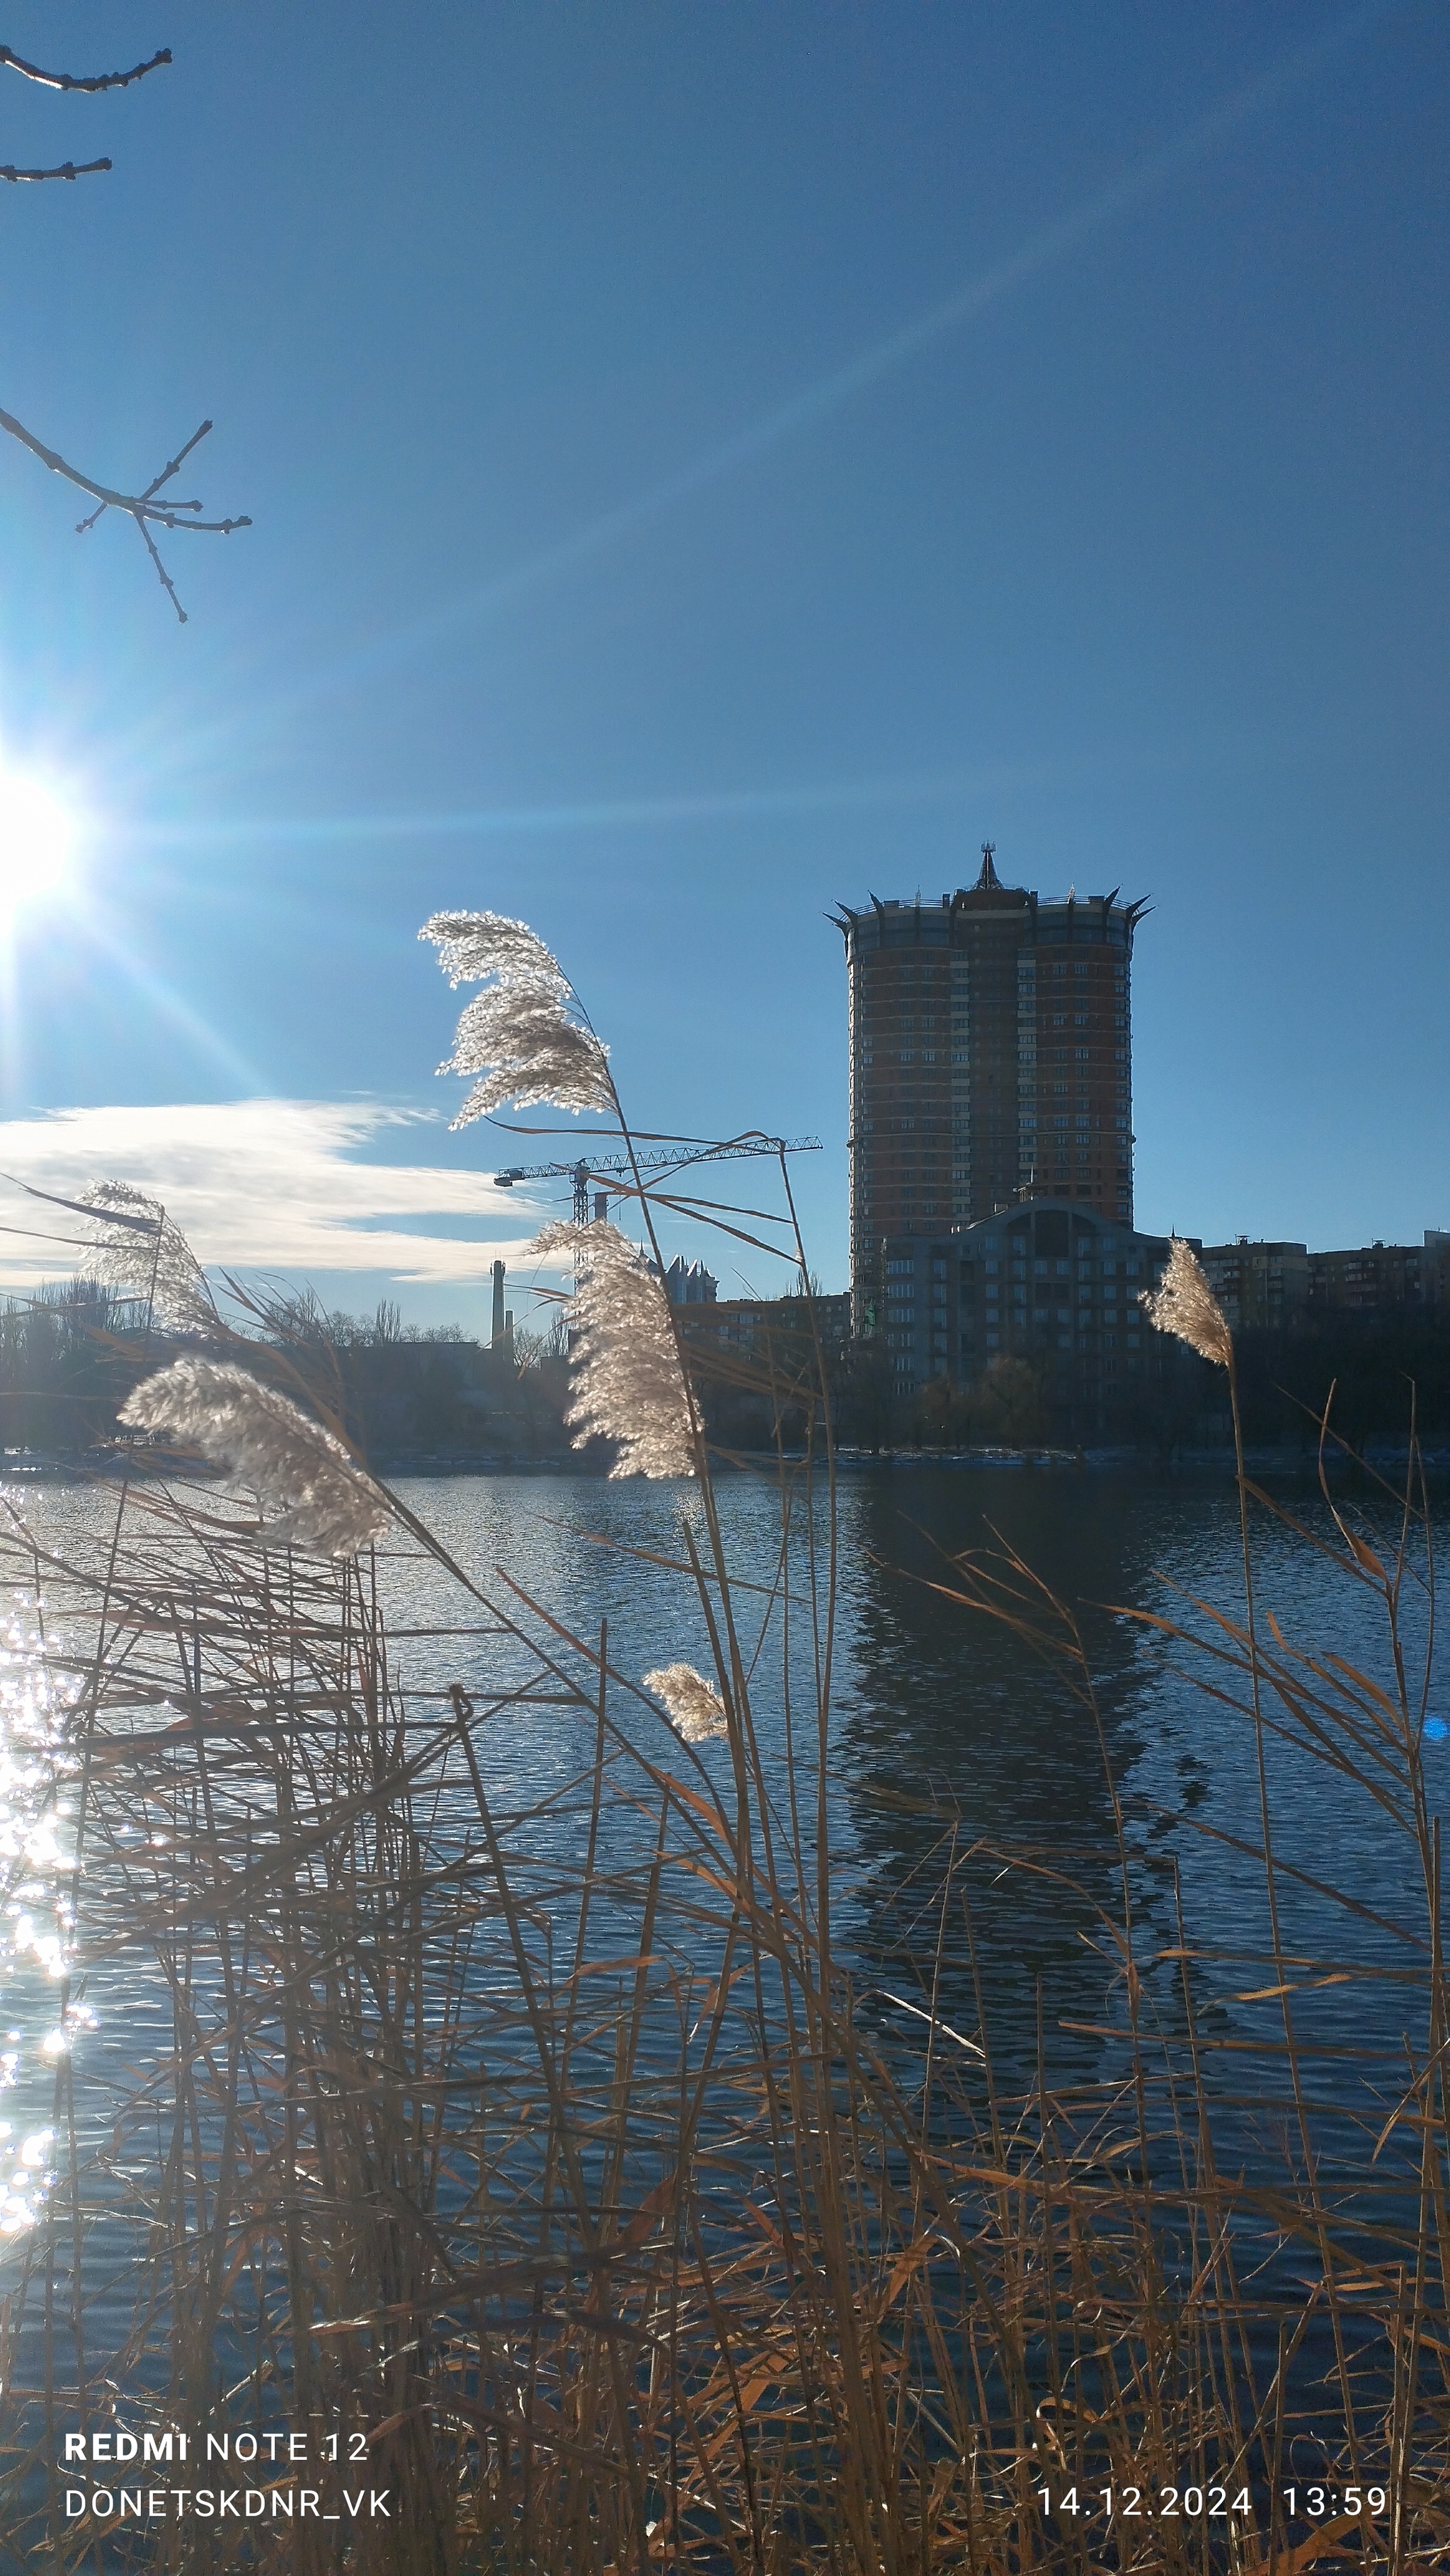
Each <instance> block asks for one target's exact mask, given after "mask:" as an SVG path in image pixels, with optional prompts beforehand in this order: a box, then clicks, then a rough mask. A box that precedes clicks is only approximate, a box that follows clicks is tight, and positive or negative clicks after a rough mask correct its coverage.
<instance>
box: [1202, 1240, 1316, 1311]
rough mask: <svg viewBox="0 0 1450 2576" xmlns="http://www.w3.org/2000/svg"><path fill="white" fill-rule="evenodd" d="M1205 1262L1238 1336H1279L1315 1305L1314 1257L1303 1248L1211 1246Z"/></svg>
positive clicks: (1283, 1245)
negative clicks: (1247, 1332)
mask: <svg viewBox="0 0 1450 2576" xmlns="http://www.w3.org/2000/svg"><path fill="white" fill-rule="evenodd" d="M1199 1260H1200V1262H1201V1263H1202V1266H1203V1272H1204V1276H1205V1278H1206V1279H1207V1281H1208V1284H1209V1286H1210V1288H1211V1289H1212V1290H1213V1293H1214V1295H1215V1297H1216V1298H1217V1299H1218V1302H1219V1304H1220V1306H1221V1307H1222V1308H1223V1312H1224V1320H1225V1322H1226V1323H1227V1324H1228V1326H1229V1327H1230V1330H1231V1331H1233V1332H1238V1331H1240V1330H1241V1329H1248V1330H1250V1331H1267V1332H1277V1331H1280V1330H1282V1329H1283V1328H1284V1327H1285V1326H1286V1325H1290V1324H1293V1323H1295V1322H1297V1321H1298V1319H1299V1317H1300V1316H1301V1315H1303V1313H1304V1312H1305V1310H1306V1308H1307V1306H1308V1303H1309V1253H1308V1250H1307V1247H1306V1246H1305V1245H1304V1244H1302V1243H1251V1242H1250V1241H1249V1238H1248V1236H1247V1235H1246V1234H1241V1235H1240V1236H1239V1237H1238V1240H1237V1241H1236V1242H1234V1243H1206V1244H1205V1245H1204V1247H1203V1250H1202V1252H1201V1253H1200V1254H1199Z"/></svg>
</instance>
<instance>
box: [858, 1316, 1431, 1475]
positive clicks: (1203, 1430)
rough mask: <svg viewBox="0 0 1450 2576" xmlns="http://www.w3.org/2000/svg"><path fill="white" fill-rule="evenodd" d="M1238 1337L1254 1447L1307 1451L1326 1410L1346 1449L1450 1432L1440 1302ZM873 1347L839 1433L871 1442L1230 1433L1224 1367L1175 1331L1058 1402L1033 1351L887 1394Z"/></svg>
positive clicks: (1178, 1442) (1150, 1445)
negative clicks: (1127, 1375) (1099, 1384)
mask: <svg viewBox="0 0 1450 2576" xmlns="http://www.w3.org/2000/svg"><path fill="white" fill-rule="evenodd" d="M1145 1341H1146V1336H1145ZM1235 1348H1236V1352H1237V1358H1238V1381H1239V1410H1240V1415H1241V1418H1242V1422H1243V1429H1244V1436H1245V1439H1246V1440H1247V1441H1248V1442H1249V1443H1250V1444H1251V1445H1253V1446H1255V1447H1264V1448H1270V1447H1272V1448H1276V1449H1298V1450H1300V1451H1302V1452H1304V1453H1305V1454H1306V1455H1308V1454H1309V1453H1311V1452H1312V1451H1313V1450H1314V1449H1315V1448H1316V1447H1317V1445H1318V1442H1319V1436H1320V1430H1319V1426H1320V1424H1321V1422H1322V1420H1323V1418H1324V1415H1325V1412H1326V1409H1327V1411H1328V1416H1329V1423H1330V1427H1331V1432H1332V1434H1334V1435H1337V1437H1338V1439H1339V1440H1342V1441H1344V1442H1346V1443H1347V1444H1348V1445H1349V1447H1350V1448H1352V1449H1356V1450H1359V1449H1363V1448H1364V1447H1366V1445H1373V1444H1375V1443H1377V1442H1378V1443H1384V1442H1395V1443H1401V1442H1403V1441H1404V1440H1406V1438H1407V1437H1408V1436H1409V1433H1410V1429H1411V1425H1412V1424H1413V1427H1414V1429H1415V1432H1416V1434H1417V1436H1418V1437H1419V1438H1420V1440H1421V1441H1423V1442H1424V1443H1425V1444H1427V1445H1428V1446H1431V1447H1442V1448H1443V1447H1444V1446H1445V1445H1446V1444H1447V1442H1450V1316H1447V1315H1445V1314H1444V1313H1443V1312H1442V1311H1437V1310H1434V1309H1431V1310H1429V1311H1424V1310H1422V1311H1420V1312H1418V1313H1417V1312H1415V1311H1414V1310H1413V1309H1412V1310H1410V1311H1409V1312H1403V1311H1402V1312H1400V1313H1398V1314H1395V1313H1391V1314H1387V1315H1376V1314H1367V1315H1355V1314H1344V1313H1338V1314H1326V1315H1323V1316H1315V1317H1313V1318H1307V1319H1305V1320H1303V1321H1301V1322H1299V1323H1297V1324H1295V1325H1294V1326H1293V1327H1292V1328H1291V1329H1289V1330H1288V1331H1280V1332H1271V1331H1267V1330H1248V1331H1244V1332H1240V1333H1238V1334H1236V1335H1235ZM870 1350H871V1346H870V1345H869V1344H861V1345H857V1354H856V1356H855V1358H854V1360H853V1363H852V1365H851V1367H850V1368H849V1369H848V1371H847V1373H846V1377H845V1380H844V1384H843V1388H842V1398H841V1402H840V1404H839V1407H838V1414H839V1423H840V1430H841V1436H842V1437H843V1438H846V1439H857V1440H861V1441H862V1442H864V1443H865V1445H868V1446H876V1445H882V1446H885V1445H888V1444H890V1443H893V1442H897V1443H901V1442H912V1443H917V1444H920V1445H922V1446H925V1447H933V1446H941V1447H952V1448H955V1447H966V1446H970V1445H973V1444H976V1443H1001V1444H1003V1445H1005V1446H1009V1447H1021V1446H1024V1445H1030V1444H1031V1443H1033V1442H1034V1441H1041V1442H1044V1443H1048V1442H1054V1443H1065V1444H1070V1445H1081V1446H1091V1445H1092V1444H1093V1443H1095V1442H1098V1443H1118V1442H1121V1443H1123V1444H1125V1445H1131V1446H1133V1447H1135V1448H1138V1449H1141V1450H1143V1451H1145V1452H1148V1453H1150V1454H1156V1455H1158V1456H1160V1457H1172V1456H1173V1455H1174V1454H1175V1453H1176V1452H1178V1451H1180V1450H1184V1449H1194V1448H1217V1447H1227V1446H1229V1445H1230V1444H1231V1442H1232V1437H1233V1428H1232V1418H1231V1414H1230V1408H1229V1391H1228V1380H1227V1377H1226V1375H1225V1372H1224V1371H1223V1370H1222V1369H1220V1368H1215V1367H1213V1366H1212V1365H1211V1364H1210V1363H1209V1362H1208V1361H1206V1360H1201V1359H1198V1358H1196V1357H1195V1356H1194V1354H1193V1353H1192V1352H1191V1351H1189V1350H1187V1349H1185V1348H1184V1346H1183V1345H1182V1344H1181V1343H1176V1342H1175V1343H1170V1344H1157V1345H1150V1346H1149V1350H1150V1360H1151V1365H1150V1366H1149V1367H1148V1368H1146V1369H1145V1370H1144V1372H1143V1374H1142V1375H1141V1376H1140V1377H1139V1378H1137V1379H1136V1380H1134V1381H1128V1380H1126V1379H1124V1380H1121V1381H1119V1383H1118V1386H1117V1387H1116V1389H1114V1390H1112V1391H1111V1392H1110V1391H1108V1390H1107V1389H1106V1387H1105V1388H1104V1390H1103V1392H1102V1393H1101V1394H1100V1395H1098V1396H1095V1397H1092V1398H1081V1397H1079V1398H1076V1399H1074V1400H1073V1401H1071V1402H1063V1401H1061V1400H1056V1401H1055V1400H1054V1397H1053V1392H1052V1389H1051V1386H1050V1383H1049V1381H1048V1379H1047V1377H1046V1376H1045V1374H1044V1373H1043V1372H1041V1371H1039V1370H1038V1369H1036V1368H1034V1367H1033V1366H1032V1364H1031V1362H1030V1361H1028V1360H1026V1359H1021V1358H1016V1357H1007V1356H1005V1355H1004V1356H1003V1357H1001V1358H998V1359H996V1360H994V1361H993V1362H992V1363H991V1365H990V1367H988V1368H987V1369H986V1370H984V1372H983V1373H982V1375H981V1377H979V1378H978V1379H976V1380H975V1381H974V1382H973V1383H971V1384H969V1385H958V1384H956V1383H955V1382H954V1381H952V1380H949V1379H946V1378H937V1379H933V1380H932V1381H931V1383H930V1384H929V1385H927V1386H924V1387H919V1388H918V1389H917V1390H916V1391H915V1393H914V1394H913V1395H912V1396H910V1397H909V1398H907V1399H905V1400H902V1399H900V1398H893V1397H892V1396H891V1394H890V1391H889V1386H888V1384H887V1382H886V1380H885V1375H884V1364H883V1363H881V1362H878V1363H877V1364H876V1366H875V1368H874V1370H873V1367H872V1363H871V1359H870V1356H869V1354H870Z"/></svg>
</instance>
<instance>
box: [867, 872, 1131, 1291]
mask: <svg viewBox="0 0 1450 2576" xmlns="http://www.w3.org/2000/svg"><path fill="white" fill-rule="evenodd" d="M993 862H994V851H993V847H992V844H991V842H986V843H984V845H983V849H982V868H981V874H980V875H979V876H978V878H977V881H976V884H975V885H973V886H971V887H964V888H961V889H959V891H958V892H957V893H956V894H953V895H945V894H944V895H943V896H942V898H941V901H940V902H939V903H935V904H924V903H923V902H922V901H921V899H920V897H919V896H918V898H917V900H916V901H915V902H914V903H899V902H897V903H883V902H882V901H880V900H879V898H878V897H877V896H875V895H873V896H872V897H871V902H870V909H869V910H863V911H860V912H856V911H853V910H852V909H851V908H850V906H849V905H846V904H843V905H841V906H840V908H839V910H838V912H837V914H836V916H835V918H836V920H837V921H838V923H839V926H840V928H841V929H842V931H843V932H844V933H845V939H846V965H847V975H848V982H849V1008H850V1044H851V1277H852V1285H853V1287H854V1288H856V1289H857V1291H858V1292H859V1291H860V1290H861V1289H862V1288H863V1287H864V1286H865V1285H866V1284H867V1283H868V1282H869V1281H870V1280H871V1279H872V1277H873V1275H874V1264H875V1256H876V1252H877V1248H878V1247H879V1245H880V1244H881V1242H882V1241H883V1240H884V1238H885V1237H886V1236H888V1235H903V1234H938V1233H941V1232H943V1231H944V1230H945V1229H946V1228H947V1227H949V1226H959V1225H970V1224H973V1223H974V1222H975V1221H976V1220H977V1219H978V1218H979V1217H984V1216H991V1215H992V1214H993V1213H994V1212H995V1211H996V1210H997V1209H999V1208H1007V1207H1011V1206H1013V1205H1014V1204H1020V1203H1022V1202H1023V1201H1025V1200H1030V1199H1068V1200H1071V1201H1073V1202H1074V1203H1076V1202H1083V1203H1085V1204H1086V1205H1088V1206H1090V1207H1091V1208H1093V1209H1094V1210H1095V1211H1096V1212H1097V1213H1098V1214H1099V1215H1100V1216H1104V1217H1108V1218H1111V1219H1114V1220H1116V1221H1118V1222H1121V1223H1125V1224H1128V1225H1131V1224H1132V1221H1133V1157H1132V1041H1131V1035H1130V1030H1131V1020H1130V978H1131V970H1132V957H1133V933H1134V930H1135V928H1136V926H1137V923H1138V921H1139V919H1140V918H1141V916H1142V914H1143V913H1144V912H1145V911H1146V909H1147V906H1146V904H1145V903H1142V902H1139V903H1119V901H1118V889H1117V887H1116V886H1115V887H1114V889H1113V891H1112V893H1111V894H1107V895H1089V896H1079V895H1078V894H1077V893H1076V892H1073V893H1070V894H1069V895H1068V896H1067V898H1066V900H1065V901H1063V902H1050V903H1044V902H1043V901H1042V900H1041V899H1040V898H1039V897H1038V896H1037V895H1035V894H1029V893H1028V891H1027V889H1026V887H1025V886H1004V885H1003V884H1002V882H1001V879H1000V878H999V877H998V874H997V870H996V867H995V865H994V863H993Z"/></svg>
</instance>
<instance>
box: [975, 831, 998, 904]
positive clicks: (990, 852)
mask: <svg viewBox="0 0 1450 2576" xmlns="http://www.w3.org/2000/svg"><path fill="white" fill-rule="evenodd" d="M996 855H997V844H996V842H995V841H984V842H983V843H982V873H981V875H980V876H979V877H978V879H977V882H976V885H975V887H974V889H973V891H974V893H977V894H981V893H982V892H983V891H984V890H988V891H990V889H991V888H993V887H996V888H998V889H999V890H1000V887H1001V883H1002V880H1001V878H1000V877H999V876H998V874H997V871H996V869H995V868H994V867H993V865H992V861H993V859H994V858H995V857H996Z"/></svg>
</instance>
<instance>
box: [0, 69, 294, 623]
mask: <svg viewBox="0 0 1450 2576" xmlns="http://www.w3.org/2000/svg"><path fill="white" fill-rule="evenodd" d="M170 60H171V52H170V48H169V47H167V46H163V47H162V49H161V51H160V52H159V53H155V54H153V55H152V57H151V59H150V61H149V62H146V63H136V64H134V65H133V66H132V68H131V70H130V71H128V72H93V73H89V74H86V75H84V76H77V75H76V74H74V73H71V72H52V71H46V70H45V69H44V68H43V67H42V65H41V64H39V63H28V62H26V61H25V60H24V59H23V57H22V56H21V55H19V54H17V53H14V52H12V50H11V48H10V46H9V45H0V70H4V71H12V72H15V73H18V75H19V77H20V78H21V79H22V80H29V81H37V82H38V83H39V84H40V86H41V87H42V88H43V89H56V90H81V91H84V92H86V93H87V94H88V95H90V96H95V95H96V94H97V93H98V92H99V91H101V90H109V89H129V87H130V86H131V83H132V82H133V81H139V80H144V79H145V78H146V75H147V73H148V72H154V71H159V70H160V69H161V66H162V65H163V64H164V63H169V62H170ZM110 167H111V164H110V161H109V159H102V160H98V161H80V162H76V161H61V162H58V163H57V164H56V166H55V167H54V168H53V169H49V170H21V169H18V168H17V167H16V165H15V163H14V162H6V163H0V179H8V180H9V181H10V183H11V185H12V186H18V185H20V184H22V183H24V182H28V181H31V180H43V179H86V178H90V177H92V176H93V175H94V174H95V173H96V172H98V171H102V170H109V169H110ZM210 428H211V422H210V421H209V420H204V421H203V422H202V424H201V427H200V429H198V430H195V431H194V432H193V433H192V435H191V437H190V438H189V439H188V440H187V442H186V445H185V446H184V447H182V448H179V449H178V450H177V453H176V454H175V456H173V457H172V459H171V461H170V463H169V464H167V465H163V467H162V469H161V471H160V473H159V474H158V475H156V476H155V477H154V478H153V480H152V481H151V482H150V483H148V484H147V486H146V489H145V491H144V492H114V491H112V489H111V487H110V485H109V484H106V483H98V482H96V481H95V480H94V478H93V477H92V476H91V475H89V474H82V473H81V472H80V471H79V470H78V468H77V467H76V466H74V465H70V464H68V463H67V462H66V459H65V458H64V457H63V456H58V455H57V454H56V451H55V449H54V448H53V447H47V446H46V445H45V444H44V441H43V440H41V439H39V438H37V437H36V436H35V434H34V432H33V431H32V430H29V429H27V428H26V427H25V424H24V422H23V421H19V420H17V419H16V418H15V416H14V414H13V413H12V412H8V411H3V410H0V429H4V430H7V431H8V432H9V434H10V436H11V437H12V438H16V439H18V440H19V441H20V444H21V446H22V447H28V448H29V450H30V453H31V455H32V456H38V457H39V459H40V461H41V463H42V465H48V466H49V467H50V470H51V472H52V474H63V475H64V476H65V477H66V480H67V481H68V482H71V483H74V484H76V485H77V486H78V488H79V489H80V490H81V491H82V492H88V493H89V494H90V496H91V498H92V500H93V501H94V502H95V503H96V505H97V506H96V508H95V509H94V510H92V511H91V512H90V514H89V516H88V517H86V518H84V519H81V520H80V521H79V522H78V523H77V527H76V534H77V536H84V535H85V534H86V533H87V531H88V530H89V529H91V528H93V527H94V526H95V524H96V521H97V520H98V519H99V518H101V517H102V516H103V515H104V513H105V512H106V511H107V510H122V511H124V512H125V514H126V516H127V517H128V518H129V519H131V520H132V521H133V522H134V524H135V526H136V527H137V528H138V529H139V531H140V534H141V539H142V543H143V544H144V545H145V548H146V551H147V553H148V554H149V555H150V557H151V560H152V562H153V564H154V565H155V566H156V573H157V578H158V580H159V581H160V583H161V586H162V588H163V590H164V591H165V592H166V595H167V597H168V599H169V600H170V602H171V605H172V607H173V608H174V609H175V611H176V614H177V616H178V617H179V618H180V620H181V623H182V625H183V626H184V625H185V624H186V611H185V609H184V608H183V607H182V605H181V602H180V600H179V599H178V598H177V596H176V585H175V583H174V582H173V581H172V579H171V575H170V574H169V573H168V571H167V569H166V566H165V565H164V563H163V562H162V560H161V556H160V554H159V552H158V551H157V546H156V540H155V538H154V537H153V535H152V533H151V531H152V529H153V528H174V529H180V530H181V531H182V532H183V533H185V534H187V535H190V536H214V537H229V536H230V535H231V534H232V531H233V529H235V528H249V527H250V526H251V524H252V523H251V520H250V519H204V518H203V517H202V516H201V510H202V504H201V502H200V501H177V500H173V499H171V498H170V497H169V496H168V498H167V499H166V500H164V501H162V500H158V498H157V495H158V493H159V492H160V491H161V490H162V487H163V485H165V484H167V483H169V482H170V481H171V478H172V476H173V475H174V474H176V473H178V472H179V471H180V469H181V467H182V465H183V464H184V462H185V460H186V458H187V457H188V456H189V455H190V454H191V451H192V449H193V448H194V447H195V446H197V445H198V443H199V442H200V441H201V440H202V439H203V438H205V436H206V434H207V432H208V430H209V429H210Z"/></svg>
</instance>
